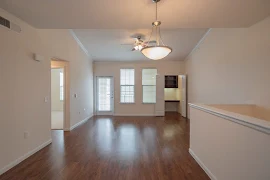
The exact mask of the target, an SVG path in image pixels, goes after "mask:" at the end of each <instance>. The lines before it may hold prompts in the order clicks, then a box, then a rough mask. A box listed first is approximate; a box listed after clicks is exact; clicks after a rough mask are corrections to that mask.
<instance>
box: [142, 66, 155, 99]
mask: <svg viewBox="0 0 270 180" xmlns="http://www.w3.org/2000/svg"><path fill="white" fill-rule="evenodd" d="M156 75H157V69H143V70H142V86H143V103H156Z"/></svg>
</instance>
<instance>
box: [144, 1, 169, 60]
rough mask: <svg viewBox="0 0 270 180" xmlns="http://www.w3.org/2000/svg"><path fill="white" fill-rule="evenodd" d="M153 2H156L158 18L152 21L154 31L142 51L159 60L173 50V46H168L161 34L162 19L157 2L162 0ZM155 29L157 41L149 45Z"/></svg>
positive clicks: (149, 57) (148, 56) (150, 57)
mask: <svg viewBox="0 0 270 180" xmlns="http://www.w3.org/2000/svg"><path fill="white" fill-rule="evenodd" d="M153 2H154V3H156V20H155V21H154V22H152V32H151V35H150V38H149V40H148V43H147V45H146V46H145V47H144V48H142V49H141V52H142V53H143V55H145V56H146V57H147V58H148V59H152V60H159V59H163V58H165V57H166V56H168V55H169V54H170V53H171V52H172V48H170V47H169V46H166V45H165V44H164V43H163V41H162V38H161V34H160V25H161V21H158V14H157V12H158V9H157V3H158V2H160V0H153ZM154 31H155V33H156V36H155V37H156V39H155V42H156V43H155V45H151V46H149V42H150V41H151V38H152V34H153V32H154Z"/></svg>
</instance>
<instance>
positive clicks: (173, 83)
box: [165, 76, 178, 88]
mask: <svg viewBox="0 0 270 180" xmlns="http://www.w3.org/2000/svg"><path fill="white" fill-rule="evenodd" d="M165 88H178V76H165Z"/></svg>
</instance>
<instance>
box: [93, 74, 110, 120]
mask: <svg viewBox="0 0 270 180" xmlns="http://www.w3.org/2000/svg"><path fill="white" fill-rule="evenodd" d="M96 97H97V98H96V99H97V106H96V109H97V115H113V111H114V87H113V77H97V96H96Z"/></svg>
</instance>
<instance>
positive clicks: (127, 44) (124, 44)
mask: <svg viewBox="0 0 270 180" xmlns="http://www.w3.org/2000/svg"><path fill="white" fill-rule="evenodd" d="M120 45H121V46H133V45H134V43H133V44H120Z"/></svg>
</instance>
